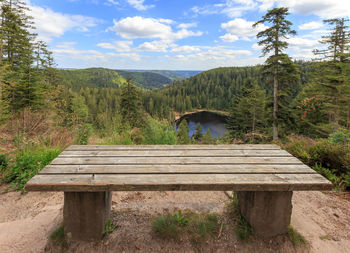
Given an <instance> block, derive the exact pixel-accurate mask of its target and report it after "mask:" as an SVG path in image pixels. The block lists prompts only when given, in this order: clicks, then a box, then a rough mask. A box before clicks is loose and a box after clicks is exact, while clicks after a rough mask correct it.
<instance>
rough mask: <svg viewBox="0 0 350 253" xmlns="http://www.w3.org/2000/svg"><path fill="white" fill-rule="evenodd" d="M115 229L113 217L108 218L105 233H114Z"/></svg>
mask: <svg viewBox="0 0 350 253" xmlns="http://www.w3.org/2000/svg"><path fill="white" fill-rule="evenodd" d="M114 230H115V226H114V225H113V224H112V219H108V220H107V223H106V227H105V232H104V233H103V235H104V236H106V235H109V234H111V233H113V231H114Z"/></svg>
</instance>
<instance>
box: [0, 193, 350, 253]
mask: <svg viewBox="0 0 350 253" xmlns="http://www.w3.org/2000/svg"><path fill="white" fill-rule="evenodd" d="M112 201H113V203H112V217H113V224H115V225H116V229H115V231H114V232H113V233H112V234H110V235H108V236H107V237H106V238H104V239H103V240H102V241H101V242H95V243H84V242H80V243H70V244H69V247H68V248H64V249H62V248H61V247H60V246H55V245H53V244H52V243H50V242H49V240H48V236H49V235H50V233H51V232H52V231H53V230H54V229H56V228H57V227H58V226H59V225H60V224H61V223H62V207H63V194H62V193H41V192H30V193H28V194H25V195H21V194H20V193H17V192H9V193H0V203H1V205H0V252H2V253H12V252H14V253H17V252H84V253H85V252H315V253H316V252H317V253H319V252H327V253H334V252H350V202H349V201H347V200H344V199H342V198H339V197H337V196H336V195H335V194H323V193H321V192H295V193H294V195H293V214H292V226H293V227H294V228H296V230H297V231H298V232H300V233H301V234H302V235H303V236H304V237H305V238H306V239H307V240H308V241H309V245H307V246H302V247H294V246H293V244H292V243H291V242H290V240H289V239H288V237H287V236H279V237H276V238H273V239H272V240H263V239H260V238H256V237H254V236H253V237H252V238H251V239H249V241H247V242H244V241H243V242H242V241H240V240H239V239H238V238H237V236H236V235H235V233H234V231H233V226H234V225H233V224H232V219H231V218H229V217H227V215H225V210H226V209H225V204H226V203H227V202H228V198H227V196H226V195H225V194H224V193H223V192H114V193H113V199H112ZM178 209H182V210H185V209H189V210H192V211H194V212H215V213H217V214H218V215H219V217H220V219H222V221H223V222H224V223H225V224H226V225H225V226H223V229H222V233H221V234H220V238H208V239H206V240H205V241H203V242H202V243H201V244H200V245H194V244H193V243H191V241H190V240H186V239H184V240H180V241H169V240H165V239H160V238H158V237H157V235H155V234H154V233H153V232H152V229H151V223H152V220H153V219H154V217H155V216H156V215H157V214H159V213H164V212H173V211H176V210H178Z"/></svg>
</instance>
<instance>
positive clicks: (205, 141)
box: [202, 128, 211, 144]
mask: <svg viewBox="0 0 350 253" xmlns="http://www.w3.org/2000/svg"><path fill="white" fill-rule="evenodd" d="M202 142H203V144H210V143H211V133H210V130H209V128H208V130H207V132H206V133H205V134H204V136H203V138H202Z"/></svg>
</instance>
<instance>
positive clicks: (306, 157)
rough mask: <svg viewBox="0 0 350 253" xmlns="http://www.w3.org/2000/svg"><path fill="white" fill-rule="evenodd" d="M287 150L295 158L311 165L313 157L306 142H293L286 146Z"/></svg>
mask: <svg viewBox="0 0 350 253" xmlns="http://www.w3.org/2000/svg"><path fill="white" fill-rule="evenodd" d="M285 148H286V149H287V151H288V152H289V153H291V154H292V155H293V156H295V157H298V158H299V159H300V160H302V161H303V162H304V163H309V161H310V158H311V156H310V154H309V150H308V148H307V143H306V141H296V140H292V141H291V142H290V143H288V144H287V145H286V146H285Z"/></svg>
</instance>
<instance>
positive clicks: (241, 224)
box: [226, 192, 253, 241]
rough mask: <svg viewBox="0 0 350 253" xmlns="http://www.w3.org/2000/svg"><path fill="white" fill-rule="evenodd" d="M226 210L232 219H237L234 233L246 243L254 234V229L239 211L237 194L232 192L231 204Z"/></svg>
mask: <svg viewBox="0 0 350 253" xmlns="http://www.w3.org/2000/svg"><path fill="white" fill-rule="evenodd" d="M226 209H227V212H228V214H229V215H230V216H231V217H235V220H236V224H235V227H234V231H235V233H236V235H237V236H238V238H239V239H241V240H244V241H245V240H248V239H249V238H250V237H251V235H252V234H253V229H252V227H251V226H250V224H249V222H248V221H247V220H246V219H245V218H244V217H243V216H242V214H241V211H240V210H239V207H238V198H237V194H236V193H235V192H232V197H230V202H229V203H228V204H227V205H226Z"/></svg>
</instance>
